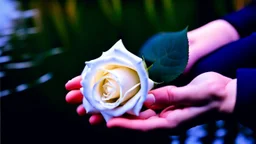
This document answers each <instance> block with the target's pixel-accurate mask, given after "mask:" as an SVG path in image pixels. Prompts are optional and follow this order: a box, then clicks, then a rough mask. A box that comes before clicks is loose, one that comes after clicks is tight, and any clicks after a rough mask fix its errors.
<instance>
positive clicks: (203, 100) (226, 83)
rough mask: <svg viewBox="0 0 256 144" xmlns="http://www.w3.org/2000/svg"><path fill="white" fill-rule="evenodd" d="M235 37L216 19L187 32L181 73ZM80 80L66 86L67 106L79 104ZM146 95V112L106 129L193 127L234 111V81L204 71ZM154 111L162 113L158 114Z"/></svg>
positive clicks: (100, 119)
mask: <svg viewBox="0 0 256 144" xmlns="http://www.w3.org/2000/svg"><path fill="white" fill-rule="evenodd" d="M238 38H239V36H238V34H237V32H236V30H235V29H234V28H233V27H232V26H231V25H230V24H229V23H227V22H226V21H224V20H216V21H213V22H210V23H208V24H206V25H204V26H202V27H200V28H198V29H195V30H193V31H190V32H189V33H188V39H189V61H188V64H187V67H186V69H185V72H184V73H187V72H189V70H190V69H191V67H192V66H193V65H194V63H195V62H196V61H197V60H199V59H200V58H201V57H203V56H205V55H207V54H209V53H211V52H212V51H215V50H216V49H218V48H219V47H221V46H223V45H225V44H227V43H230V42H232V41H235V40H237V39H238ZM80 81H81V76H77V77H75V78H73V79H72V80H70V81H69V82H68V83H67V84H66V89H67V90H70V92H69V93H68V94H67V95H66V101H67V102H68V103H73V104H81V103H82V98H83V96H82V94H81V92H80V90H79V89H80V88H81V85H80ZM149 93H150V95H148V97H147V99H146V101H145V103H144V105H145V107H146V108H147V110H145V111H142V112H141V113H140V115H139V116H138V117H131V116H130V117H127V116H126V117H118V118H112V119H111V120H110V121H108V122H107V126H108V127H123V128H129V129H136V130H142V131H147V130H154V129H162V128H169V129H170V128H171V129H174V128H178V127H180V126H182V125H183V124H185V123H186V124H187V123H189V122H192V121H193V123H194V124H196V123H197V122H200V121H199V120H204V119H205V118H206V119H207V118H210V119H214V118H218V116H220V115H222V114H230V113H232V112H233V109H234V105H235V101H236V79H234V80H232V79H230V78H227V77H225V76H222V75H220V74H218V73H214V72H207V73H204V74H201V75H199V76H197V77H196V78H195V79H194V80H192V81H191V82H190V83H189V84H188V85H186V86H183V87H175V86H166V87H162V88H158V89H155V90H152V91H150V92H149ZM157 110H162V111H161V113H157V112H156V111H157ZM77 113H78V114H79V115H85V114H86V110H85V109H84V108H83V106H82V105H79V106H78V108H77ZM209 114H210V115H211V114H216V115H215V116H217V117H215V116H214V115H211V117H209V116H208V115H209ZM213 116H214V117H213ZM103 120H104V119H103V117H102V116H101V115H100V114H93V115H92V116H91V117H90V119H89V122H90V123H91V124H99V123H101V122H103ZM188 126H189V125H188ZM191 126H192V125H191Z"/></svg>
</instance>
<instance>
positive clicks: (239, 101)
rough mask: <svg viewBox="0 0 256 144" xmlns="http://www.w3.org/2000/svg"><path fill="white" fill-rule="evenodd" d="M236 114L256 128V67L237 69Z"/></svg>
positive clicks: (239, 118) (248, 124)
mask: <svg viewBox="0 0 256 144" xmlns="http://www.w3.org/2000/svg"><path fill="white" fill-rule="evenodd" d="M234 114H235V116H236V117H237V119H238V120H239V121H240V122H241V123H242V124H244V125H245V126H248V127H250V128H252V129H254V130H256V68H255V69H246V68H243V69H238V70H237V98H236V105H235V110H234Z"/></svg>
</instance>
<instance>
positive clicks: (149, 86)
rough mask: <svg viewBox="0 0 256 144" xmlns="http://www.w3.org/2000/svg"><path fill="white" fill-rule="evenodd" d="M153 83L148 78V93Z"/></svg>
mask: <svg viewBox="0 0 256 144" xmlns="http://www.w3.org/2000/svg"><path fill="white" fill-rule="evenodd" d="M154 85H155V84H154V81H152V80H151V79H150V78H149V79H148V91H150V90H151V89H152V88H153V87H154Z"/></svg>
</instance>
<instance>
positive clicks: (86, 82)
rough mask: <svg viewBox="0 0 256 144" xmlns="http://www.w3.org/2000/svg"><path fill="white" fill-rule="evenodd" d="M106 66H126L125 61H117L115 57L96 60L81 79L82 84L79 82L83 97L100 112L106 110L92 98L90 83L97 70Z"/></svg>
mask: <svg viewBox="0 0 256 144" xmlns="http://www.w3.org/2000/svg"><path fill="white" fill-rule="evenodd" d="M108 64H118V65H124V66H125V65H127V64H126V62H125V61H123V60H122V59H117V58H115V57H106V58H102V59H101V60H97V61H95V62H94V68H93V69H90V70H89V71H88V72H87V74H86V76H85V77H84V78H83V79H82V82H81V84H82V87H84V89H83V94H84V96H85V97H86V99H87V100H88V102H89V103H90V104H91V105H92V106H94V107H95V108H96V109H98V110H100V111H101V110H105V109H106V108H105V107H103V106H102V104H101V103H100V102H98V101H96V100H95V98H94V97H93V93H92V88H93V85H92V84H91V82H92V81H93V76H94V75H95V73H96V72H97V70H98V69H100V68H102V67H104V66H106V65H108Z"/></svg>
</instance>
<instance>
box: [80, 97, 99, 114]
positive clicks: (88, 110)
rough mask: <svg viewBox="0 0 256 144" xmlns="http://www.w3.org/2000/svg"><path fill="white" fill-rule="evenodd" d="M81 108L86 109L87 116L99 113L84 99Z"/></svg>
mask: <svg viewBox="0 0 256 144" xmlns="http://www.w3.org/2000/svg"><path fill="white" fill-rule="evenodd" d="M83 106H84V108H85V109H86V112H87V113H89V114H91V113H98V112H99V111H98V110H97V109H95V108H94V107H93V106H92V105H91V104H90V103H89V102H88V101H87V100H86V99H85V98H83Z"/></svg>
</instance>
